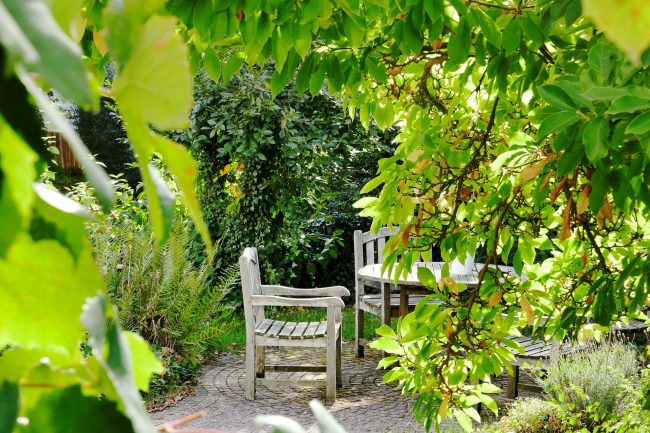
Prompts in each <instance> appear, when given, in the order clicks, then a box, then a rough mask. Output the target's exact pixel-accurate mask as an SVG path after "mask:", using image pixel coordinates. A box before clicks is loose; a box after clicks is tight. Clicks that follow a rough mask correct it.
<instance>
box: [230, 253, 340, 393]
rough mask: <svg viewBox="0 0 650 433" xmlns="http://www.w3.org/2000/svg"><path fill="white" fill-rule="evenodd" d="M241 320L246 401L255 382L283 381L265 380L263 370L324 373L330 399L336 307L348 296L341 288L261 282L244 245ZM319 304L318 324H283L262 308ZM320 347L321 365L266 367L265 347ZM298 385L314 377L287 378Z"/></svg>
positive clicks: (336, 354) (334, 382)
mask: <svg viewBox="0 0 650 433" xmlns="http://www.w3.org/2000/svg"><path fill="white" fill-rule="evenodd" d="M239 266H240V269H241V282H242V290H243V297H244V316H245V318H246V391H245V397H246V399H247V400H254V399H255V385H256V383H257V382H258V381H266V382H274V383H276V384H278V382H285V381H279V380H273V379H268V378H265V373H266V372H267V371H268V372H270V371H291V372H293V371H308V372H314V371H325V377H326V378H325V395H326V399H327V400H328V401H334V400H335V399H336V387H337V386H342V381H341V347H342V336H341V334H342V329H341V309H342V308H343V307H344V305H345V304H344V303H343V300H342V299H341V297H342V296H350V292H349V291H348V289H346V288H345V287H342V286H334V287H326V288H318V289H294V288H290V287H284V286H269V285H263V284H262V283H261V280H260V268H259V261H258V257H257V249H255V248H246V249H245V250H244V254H242V256H241V257H240V258H239ZM266 306H280V307H324V308H327V320H325V321H321V322H298V323H296V322H285V321H282V320H273V319H267V318H265V317H264V307H266ZM269 346H276V347H277V346H279V347H292V346H293V347H323V348H325V349H326V352H327V354H326V365H325V366H324V367H323V366H313V365H300V366H299V365H291V366H289V365H266V364H265V354H264V349H265V347H269ZM291 382H293V383H296V382H298V384H299V385H314V384H315V383H314V382H316V381H314V380H301V381H291Z"/></svg>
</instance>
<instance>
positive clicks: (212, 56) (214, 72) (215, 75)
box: [203, 48, 221, 83]
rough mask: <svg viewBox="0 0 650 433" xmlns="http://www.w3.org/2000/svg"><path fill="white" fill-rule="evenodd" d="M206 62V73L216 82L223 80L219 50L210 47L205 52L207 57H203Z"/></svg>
mask: <svg viewBox="0 0 650 433" xmlns="http://www.w3.org/2000/svg"><path fill="white" fill-rule="evenodd" d="M203 62H204V64H205V73H206V74H208V77H210V78H211V79H212V81H214V82H215V83H218V82H219V80H221V60H220V59H219V56H218V55H217V52H216V51H215V50H213V49H212V48H209V49H208V50H207V51H206V52H205V57H204V58H203Z"/></svg>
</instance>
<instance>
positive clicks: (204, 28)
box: [192, 0, 213, 40]
mask: <svg viewBox="0 0 650 433" xmlns="http://www.w3.org/2000/svg"><path fill="white" fill-rule="evenodd" d="M212 14H213V11H212V0H196V1H195V2H194V13H193V15H192V24H193V26H194V28H195V29H196V30H197V31H198V32H199V33H200V34H201V37H202V38H203V39H205V40H209V39H210V31H211V26H210V20H211V19H212Z"/></svg>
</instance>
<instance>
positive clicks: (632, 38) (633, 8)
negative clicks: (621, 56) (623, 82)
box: [582, 0, 650, 64]
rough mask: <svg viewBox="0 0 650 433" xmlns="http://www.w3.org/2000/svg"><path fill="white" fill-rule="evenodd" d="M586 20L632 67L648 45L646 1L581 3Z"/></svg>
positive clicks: (649, 5)
mask: <svg viewBox="0 0 650 433" xmlns="http://www.w3.org/2000/svg"><path fill="white" fill-rule="evenodd" d="M582 10H583V13H584V15H585V16H587V17H589V18H591V19H592V20H593V21H594V23H595V24H596V26H597V27H598V29H600V30H602V31H603V32H604V33H605V34H606V35H607V37H608V38H609V39H610V40H611V41H613V42H614V43H616V44H617V45H618V46H619V47H620V48H621V49H623V51H625V52H626V53H627V55H628V56H629V57H630V59H632V61H634V62H635V63H637V64H638V63H639V61H640V57H641V53H642V52H643V51H644V50H645V49H646V48H648V46H649V45H650V32H649V31H648V28H650V3H649V2H648V1H647V0H582Z"/></svg>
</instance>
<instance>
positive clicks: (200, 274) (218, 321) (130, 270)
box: [92, 219, 239, 364]
mask: <svg viewBox="0 0 650 433" xmlns="http://www.w3.org/2000/svg"><path fill="white" fill-rule="evenodd" d="M189 232H190V230H189V229H188V227H187V226H186V225H185V224H183V222H182V221H180V222H177V223H176V224H175V226H174V227H173V229H172V231H171V235H170V238H169V241H168V242H167V243H166V244H165V245H164V246H158V247H157V246H156V243H155V242H156V241H155V239H154V237H153V234H152V233H151V230H150V229H149V228H148V226H147V225H144V226H141V225H139V224H137V223H136V222H133V220H131V219H124V220H123V221H121V222H113V223H112V224H103V225H99V226H96V228H95V229H94V231H93V233H92V239H93V244H94V251H95V258H96V261H97V265H98V267H99V269H100V270H101V272H102V273H103V275H104V278H105V281H106V284H107V286H108V293H109V296H110V298H111V300H112V302H113V303H114V305H116V307H117V310H118V315H119V318H120V321H121V322H122V324H123V326H124V327H125V328H126V329H128V330H131V331H134V332H137V333H139V334H140V335H142V336H143V337H144V338H145V339H146V340H147V341H149V343H151V344H153V345H155V346H158V347H160V348H161V349H162V350H169V351H172V352H174V353H177V354H178V355H179V356H181V357H182V358H185V359H187V360H188V361H189V362H190V363H192V364H198V363H200V362H201V361H202V360H203V358H204V357H205V356H206V355H207V354H208V353H210V351H212V350H213V349H214V348H215V346H216V342H217V338H218V336H219V334H220V332H221V331H222V327H223V325H224V324H225V321H226V318H227V317H228V315H229V314H230V312H231V310H232V308H231V307H229V306H228V305H227V304H226V303H224V302H223V299H224V296H225V294H226V293H227V292H228V291H229V290H230V289H231V288H232V287H234V286H235V285H236V283H237V281H238V277H239V271H238V268H236V267H235V266H231V267H230V268H228V269H227V270H226V271H225V272H224V273H223V275H222V276H221V277H220V278H219V279H218V280H217V281H216V283H215V284H208V282H207V275H208V271H209V268H210V266H211V264H210V263H209V261H207V260H204V261H203V263H201V264H200V265H199V266H196V265H195V264H194V263H193V262H192V261H191V260H190V259H189V257H188V254H187V250H188V246H189V242H190V236H189Z"/></svg>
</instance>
